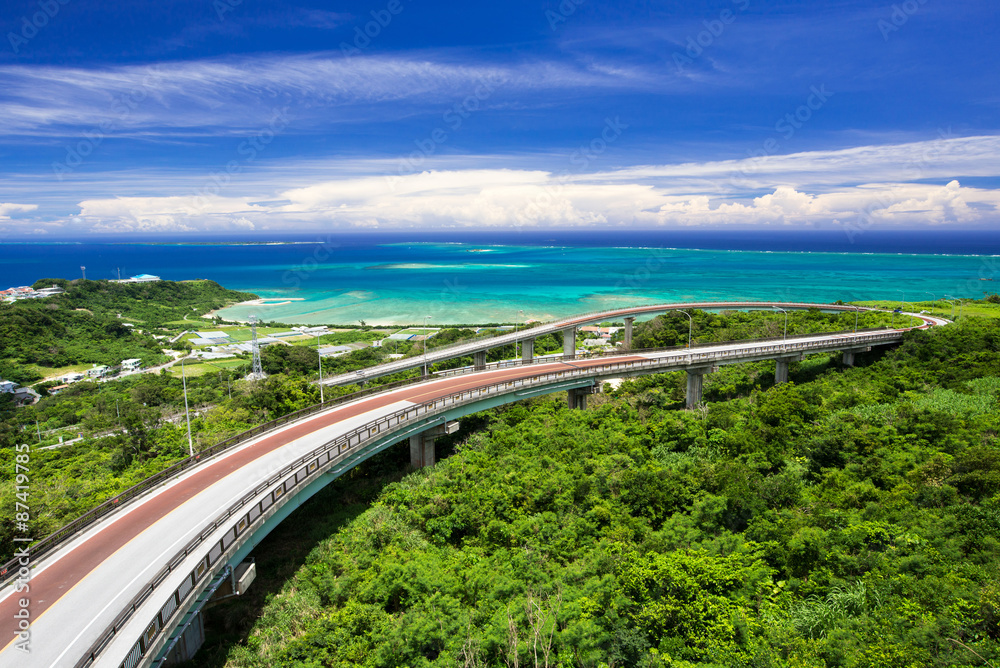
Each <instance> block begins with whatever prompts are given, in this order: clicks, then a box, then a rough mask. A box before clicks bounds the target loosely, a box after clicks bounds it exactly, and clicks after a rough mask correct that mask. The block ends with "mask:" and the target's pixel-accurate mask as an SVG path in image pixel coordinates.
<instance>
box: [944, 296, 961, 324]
mask: <svg viewBox="0 0 1000 668" xmlns="http://www.w3.org/2000/svg"><path fill="white" fill-rule="evenodd" d="M945 297H951V299H952V300H954V301H951V319H952V320H954V319H955V302H956V301H958V297H953V296H952V295H945ZM949 301H950V300H949Z"/></svg>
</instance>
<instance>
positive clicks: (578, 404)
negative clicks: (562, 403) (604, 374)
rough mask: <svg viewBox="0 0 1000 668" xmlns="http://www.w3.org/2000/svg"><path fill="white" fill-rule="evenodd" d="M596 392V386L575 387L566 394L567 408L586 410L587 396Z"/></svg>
mask: <svg viewBox="0 0 1000 668" xmlns="http://www.w3.org/2000/svg"><path fill="white" fill-rule="evenodd" d="M596 390H597V386H596V385H594V386H592V387H577V388H574V389H572V390H570V391H568V392H567V393H566V398H567V402H568V404H569V407H570V408H571V409H573V410H576V409H580V410H586V408H587V395H590V394H594V393H595V392H596Z"/></svg>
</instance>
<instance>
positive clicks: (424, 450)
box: [410, 421, 458, 469]
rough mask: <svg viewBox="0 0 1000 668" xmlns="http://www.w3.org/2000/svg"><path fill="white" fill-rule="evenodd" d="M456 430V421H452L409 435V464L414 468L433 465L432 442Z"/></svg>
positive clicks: (433, 451) (434, 451)
mask: <svg viewBox="0 0 1000 668" xmlns="http://www.w3.org/2000/svg"><path fill="white" fill-rule="evenodd" d="M456 431H458V422H457V421H452V422H446V423H444V424H439V425H438V426H436V427H431V428H430V429H428V430H427V431H424V432H421V433H419V434H414V435H413V436H410V466H412V467H413V468H415V469H422V468H424V467H425V466H434V462H435V461H436V459H435V455H436V454H437V452H436V450H435V449H434V442H435V441H436V440H437V439H439V438H440V437H442V436H444V435H445V434H454V433H455V432H456Z"/></svg>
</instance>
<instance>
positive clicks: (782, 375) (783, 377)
mask: <svg viewBox="0 0 1000 668" xmlns="http://www.w3.org/2000/svg"><path fill="white" fill-rule="evenodd" d="M801 359H802V355H801V354H799V355H790V356H788V357H779V358H778V359H776V360H774V384H775V385H780V384H782V383H787V382H788V363H789V362H797V361H799V360H801Z"/></svg>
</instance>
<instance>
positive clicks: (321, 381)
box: [316, 334, 325, 405]
mask: <svg viewBox="0 0 1000 668" xmlns="http://www.w3.org/2000/svg"><path fill="white" fill-rule="evenodd" d="M316 357H318V358H319V403H320V405H323V403H324V401H325V399H323V353H321V352H320V348H319V334H317V335H316Z"/></svg>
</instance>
